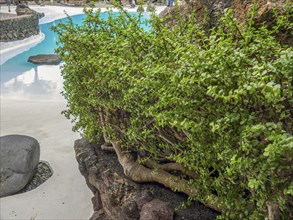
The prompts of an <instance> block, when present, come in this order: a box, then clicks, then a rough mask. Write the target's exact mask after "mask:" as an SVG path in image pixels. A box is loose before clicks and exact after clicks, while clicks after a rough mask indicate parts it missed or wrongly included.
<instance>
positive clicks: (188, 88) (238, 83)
mask: <svg viewBox="0 0 293 220" xmlns="http://www.w3.org/2000/svg"><path fill="white" fill-rule="evenodd" d="M86 13H87V17H86V19H85V21H84V23H83V25H82V26H76V25H74V24H72V23H71V22H68V23H67V24H60V25H59V26H58V27H56V28H55V31H57V32H58V33H59V35H60V38H59V41H60V42H61V43H62V44H60V47H59V49H58V51H57V52H58V53H60V54H61V56H62V59H63V60H64V61H65V63H64V65H63V68H62V73H63V77H64V79H65V82H64V89H65V92H64V96H65V98H66V99H67V101H68V109H67V110H66V111H65V112H64V113H65V114H66V116H67V117H68V118H72V119H73V121H74V122H75V127H74V129H75V130H77V131H80V132H81V133H82V134H83V136H85V137H87V138H90V139H98V138H100V137H101V136H102V134H103V132H106V133H107V134H108V136H109V137H110V138H111V139H116V140H117V141H119V143H120V144H121V145H122V146H123V147H125V148H127V149H128V150H131V151H134V152H140V157H141V161H142V163H143V161H144V160H147V159H152V160H158V159H161V158H165V159H168V160H170V161H176V162H177V163H181V164H183V165H184V166H186V167H188V168H190V169H191V170H193V171H196V172H197V173H198V174H199V175H200V178H198V179H192V178H189V182H190V184H191V185H192V184H194V185H196V186H197V187H199V189H200V191H201V195H200V196H199V198H196V199H197V200H200V201H203V202H204V201H205V200H206V197H207V196H208V195H210V194H211V193H213V194H215V195H217V196H218V197H219V199H220V202H221V203H222V205H223V206H224V207H225V210H226V211H224V212H223V213H222V215H221V217H219V218H225V219H226V218H230V219H245V218H246V219H264V217H265V216H266V212H267V210H266V204H267V203H268V202H276V203H278V204H279V206H280V208H281V210H282V213H283V219H286V218H288V216H289V214H288V213H287V211H286V205H287V204H288V203H289V200H291V199H292V195H293V182H292V153H293V135H292V132H293V50H292V48H291V47H286V46H282V45H281V44H280V43H278V42H277V41H276V40H275V38H274V37H273V36H274V34H275V32H276V31H277V30H278V27H276V28H274V29H271V30H268V29H267V28H266V27H265V26H262V27H260V28H255V27H254V25H253V20H252V19H251V20H250V21H249V22H248V23H247V24H246V25H243V24H242V25H240V24H238V23H237V21H236V19H234V18H233V17H232V15H231V14H232V13H231V12H229V11H228V12H227V13H226V15H225V16H224V17H223V18H222V19H221V25H220V26H219V27H217V28H215V29H213V30H211V32H210V34H209V35H207V34H205V33H206V32H205V30H204V28H201V26H200V25H199V24H196V21H195V20H193V19H190V20H189V21H185V20H180V19H178V22H177V24H176V25H175V26H174V27H172V28H170V27H165V26H164V25H163V22H162V19H159V18H157V17H155V16H154V17H152V19H150V20H149V21H147V23H148V24H147V25H148V28H147V29H148V30H145V29H143V28H142V27H141V25H145V22H144V21H143V19H141V15H140V16H133V15H130V14H128V13H124V12H123V13H121V14H120V15H119V16H116V15H114V14H112V15H111V13H110V15H109V19H108V20H107V21H105V20H102V19H101V18H100V16H99V13H100V12H99V11H97V12H96V13H93V10H89V11H87V12H86ZM278 19H279V20H278V23H277V24H278V25H279V26H282V24H284V22H285V20H286V17H282V16H279V17H278ZM142 23H143V24H142ZM289 28H292V27H289ZM101 111H102V112H104V113H105V114H106V115H107V117H106V125H107V126H106V127H105V128H103V127H102V126H101V119H100V117H99V115H100V114H99V113H100V112H101ZM141 152H143V153H141ZM141 155H143V156H144V158H142V156H141ZM182 178H184V177H182ZM179 187H180V186H179Z"/></svg>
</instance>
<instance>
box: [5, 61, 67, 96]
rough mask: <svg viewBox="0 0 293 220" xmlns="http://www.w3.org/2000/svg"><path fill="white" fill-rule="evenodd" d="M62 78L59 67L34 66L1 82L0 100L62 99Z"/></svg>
mask: <svg viewBox="0 0 293 220" xmlns="http://www.w3.org/2000/svg"><path fill="white" fill-rule="evenodd" d="M62 89H63V78H62V76H61V74H60V69H59V66H58V65H56V66H49V65H42V66H34V67H33V68H31V69H30V70H27V71H25V72H24V73H22V74H20V75H17V76H15V77H14V78H12V79H10V80H8V81H6V82H3V81H1V98H10V99H38V100H58V99H62V97H61V95H60V92H61V91H62Z"/></svg>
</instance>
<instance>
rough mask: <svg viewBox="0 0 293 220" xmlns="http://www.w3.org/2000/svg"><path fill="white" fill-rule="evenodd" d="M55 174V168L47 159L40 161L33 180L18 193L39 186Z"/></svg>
mask: <svg viewBox="0 0 293 220" xmlns="http://www.w3.org/2000/svg"><path fill="white" fill-rule="evenodd" d="M52 175H53V170H52V168H51V167H50V165H49V163H47V162H45V161H40V162H39V164H38V168H37V171H36V173H35V175H34V176H33V178H32V179H31V181H30V182H29V183H28V184H27V185H26V186H25V187H24V188H23V189H22V190H21V191H19V192H18V193H24V192H27V191H30V190H33V189H35V188H37V187H38V186H39V185H41V184H43V183H44V182H45V181H46V180H47V179H49V178H50V177H51V176H52Z"/></svg>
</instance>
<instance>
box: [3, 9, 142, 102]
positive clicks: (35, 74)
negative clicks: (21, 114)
mask: <svg viewBox="0 0 293 220" xmlns="http://www.w3.org/2000/svg"><path fill="white" fill-rule="evenodd" d="M117 13H118V12H117ZM107 15H108V14H107V13H106V12H104V13H101V17H102V18H103V19H107V17H108V16H107ZM71 18H72V20H73V22H74V23H76V24H81V23H82V21H83V19H84V18H85V15H84V14H81V15H75V16H72V17H71ZM146 18H147V15H145V19H146ZM66 19H67V18H63V19H59V20H55V21H53V22H50V23H46V24H41V25H40V30H41V32H42V33H43V34H44V35H45V39H44V40H43V41H42V42H40V43H39V44H37V45H36V46H35V47H33V48H30V49H29V50H27V51H24V52H23V53H20V54H18V55H16V56H14V57H12V58H11V59H9V60H7V61H6V62H5V63H3V64H2V65H1V85H0V86H1V98H8V99H16V100H18V99H20V100H41V101H56V100H63V97H62V96H61V95H60V92H61V91H62V89H63V79H62V76H61V73H60V67H59V65H39V66H38V65H35V64H32V63H29V62H27V60H28V58H29V57H30V56H33V55H37V54H52V53H54V50H55V49H56V47H57V45H56V41H57V38H58V36H57V34H56V33H55V32H53V31H52V30H51V27H52V26H53V25H57V24H58V23H60V22H65V21H66Z"/></svg>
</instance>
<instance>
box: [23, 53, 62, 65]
mask: <svg viewBox="0 0 293 220" xmlns="http://www.w3.org/2000/svg"><path fill="white" fill-rule="evenodd" d="M28 62H31V63H34V64H38V65H58V64H60V62H61V58H60V55H59V54H39V55H36V56H30V57H29V58H28Z"/></svg>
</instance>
